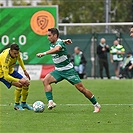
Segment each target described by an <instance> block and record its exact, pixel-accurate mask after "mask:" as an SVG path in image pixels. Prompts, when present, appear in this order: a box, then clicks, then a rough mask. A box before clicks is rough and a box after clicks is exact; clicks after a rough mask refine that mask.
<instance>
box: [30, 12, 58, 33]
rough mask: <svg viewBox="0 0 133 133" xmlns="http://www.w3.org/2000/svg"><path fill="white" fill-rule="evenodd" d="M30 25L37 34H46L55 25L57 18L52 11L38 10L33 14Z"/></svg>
mask: <svg viewBox="0 0 133 133" xmlns="http://www.w3.org/2000/svg"><path fill="white" fill-rule="evenodd" d="M30 25H31V28H32V30H33V31H34V32H35V33H36V34H38V35H46V34H47V31H48V29H49V28H53V27H54V26H55V20H54V17H53V15H52V14H51V13H49V12H47V11H38V12H36V13H35V14H34V15H33V16H32V18H31V21H30Z"/></svg>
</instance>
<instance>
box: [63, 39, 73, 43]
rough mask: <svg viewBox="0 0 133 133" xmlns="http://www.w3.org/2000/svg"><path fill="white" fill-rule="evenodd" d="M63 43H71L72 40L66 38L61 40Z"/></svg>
mask: <svg viewBox="0 0 133 133" xmlns="http://www.w3.org/2000/svg"><path fill="white" fill-rule="evenodd" d="M62 41H63V42H64V43H65V44H72V40H71V39H66V40H62Z"/></svg>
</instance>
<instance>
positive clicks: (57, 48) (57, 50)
mask: <svg viewBox="0 0 133 133" xmlns="http://www.w3.org/2000/svg"><path fill="white" fill-rule="evenodd" d="M61 48H62V47H61V46H60V45H57V46H56V47H55V48H53V49H50V50H48V51H46V52H43V53H38V54H36V56H37V57H42V56H45V55H47V54H54V53H56V52H59V51H60V50H61Z"/></svg>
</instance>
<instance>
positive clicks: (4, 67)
mask: <svg viewBox="0 0 133 133" xmlns="http://www.w3.org/2000/svg"><path fill="white" fill-rule="evenodd" d="M9 61H10V60H7V59H4V60H3V62H2V70H3V75H4V79H6V80H8V81H11V82H12V81H14V82H18V81H19V79H17V78H14V77H12V76H10V75H9Z"/></svg>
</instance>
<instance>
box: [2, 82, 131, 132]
mask: <svg viewBox="0 0 133 133" xmlns="http://www.w3.org/2000/svg"><path fill="white" fill-rule="evenodd" d="M83 84H84V85H85V87H86V88H88V89H89V90H91V91H92V92H93V93H94V94H95V96H96V98H97V100H98V102H99V103H100V104H101V106H102V108H101V112H100V113H97V114H94V113H93V106H92V105H91V103H90V101H88V99H86V98H85V97H84V96H83V95H82V94H81V93H80V92H78V91H77V90H76V89H75V88H74V86H72V85H71V84H70V83H68V82H67V81H65V80H64V81H62V82H60V83H58V84H52V86H53V95H54V100H55V102H56V103H57V107H56V108H55V109H53V110H48V109H47V107H45V111H44V112H43V113H34V112H33V111H29V110H25V111H15V110H14V109H13V104H14V89H15V88H14V87H12V88H11V89H9V90H8V89H7V88H6V87H5V86H4V85H3V84H2V83H0V133H10V132H12V133H50V132H54V133H65V132H70V133H79V132H80V133H95V132H96V133H107V132H116V133H118V132H120V133H121V132H123V133H130V132H133V97H132V95H133V88H132V80H83ZM43 88H44V87H43V84H42V82H41V81H31V86H30V91H29V96H28V99H27V102H28V103H29V104H33V103H34V102H35V101H37V100H41V101H43V102H44V103H45V105H47V100H46V97H45V94H44V91H43Z"/></svg>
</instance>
